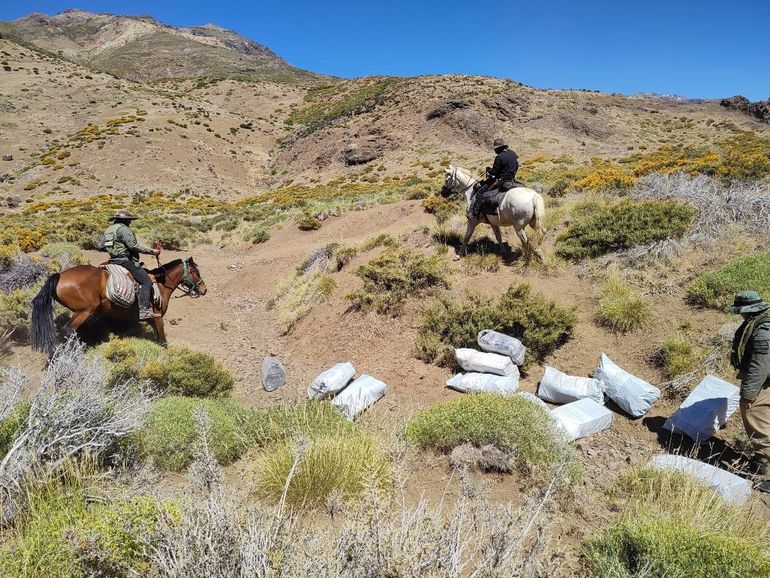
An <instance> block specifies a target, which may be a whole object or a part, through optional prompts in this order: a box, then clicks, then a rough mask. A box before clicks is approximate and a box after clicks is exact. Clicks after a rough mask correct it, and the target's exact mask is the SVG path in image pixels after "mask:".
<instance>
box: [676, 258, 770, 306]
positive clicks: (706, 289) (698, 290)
mask: <svg viewBox="0 0 770 578" xmlns="http://www.w3.org/2000/svg"><path fill="white" fill-rule="evenodd" d="M748 290H754V291H759V294H760V295H763V296H765V297H766V298H767V296H770V255H769V254H767V253H757V254H755V255H747V256H745V257H740V258H738V259H735V260H734V261H731V262H730V263H728V264H727V265H725V266H724V267H721V268H719V269H717V270H716V271H710V272H708V273H704V274H703V275H701V276H700V277H698V278H697V279H696V280H695V281H694V282H693V283H692V284H691V285H690V287H689V288H688V290H687V297H688V299H689V301H690V302H691V303H692V304H694V305H698V306H700V307H710V308H712V309H721V310H726V309H727V308H728V307H729V306H730V305H732V303H733V297H734V296H735V294H736V293H738V292H739V291H748Z"/></svg>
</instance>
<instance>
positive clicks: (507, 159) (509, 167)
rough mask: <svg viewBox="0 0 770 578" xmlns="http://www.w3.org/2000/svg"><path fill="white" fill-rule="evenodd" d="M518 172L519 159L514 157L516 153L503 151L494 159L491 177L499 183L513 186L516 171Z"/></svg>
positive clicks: (507, 150)
mask: <svg viewBox="0 0 770 578" xmlns="http://www.w3.org/2000/svg"><path fill="white" fill-rule="evenodd" d="M518 170H519V158H518V157H517V156H516V153H515V152H513V151H512V150H511V149H505V150H504V151H501V152H500V154H498V155H497V156H496V157H495V162H494V164H493V165H492V175H491V176H493V177H494V178H495V180H497V181H500V182H501V183H511V185H510V186H513V183H514V181H515V180H516V171H518Z"/></svg>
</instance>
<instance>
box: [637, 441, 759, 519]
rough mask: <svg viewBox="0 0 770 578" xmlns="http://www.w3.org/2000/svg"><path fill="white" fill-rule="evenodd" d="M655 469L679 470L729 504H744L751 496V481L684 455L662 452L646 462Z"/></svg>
mask: <svg viewBox="0 0 770 578" xmlns="http://www.w3.org/2000/svg"><path fill="white" fill-rule="evenodd" d="M648 465H649V466H650V467H653V468H655V469H657V470H668V471H673V472H681V473H683V474H686V475H688V476H691V477H693V478H695V479H696V480H699V481H701V482H703V483H704V484H706V485H707V486H710V487H711V488H712V489H713V490H714V491H715V492H716V493H717V494H719V495H720V496H721V497H722V499H723V500H724V501H725V502H726V503H728V504H731V505H735V506H740V505H742V504H745V503H746V501H747V500H748V499H749V497H750V496H751V482H749V481H748V480H746V479H744V478H742V477H740V476H736V475H735V474H731V473H730V472H728V471H727V470H723V469H721V468H717V467H714V466H712V465H710V464H704V463H703V462H700V461H698V460H692V459H690V458H686V457H684V456H675V455H671V454H664V455H659V456H655V457H654V458H652V459H651V460H650V463H649V464H648Z"/></svg>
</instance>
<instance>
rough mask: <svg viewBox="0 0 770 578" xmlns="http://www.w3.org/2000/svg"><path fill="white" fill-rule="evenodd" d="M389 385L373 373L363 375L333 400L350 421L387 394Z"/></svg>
mask: <svg viewBox="0 0 770 578" xmlns="http://www.w3.org/2000/svg"><path fill="white" fill-rule="evenodd" d="M387 389H388V386H387V385H385V384H384V383H383V382H382V381H380V380H379V379H375V378H374V377H372V376H371V375H362V376H361V377H359V378H358V379H357V380H355V381H354V382H353V383H351V384H350V385H349V386H347V387H346V388H345V389H344V390H342V392H341V393H340V394H338V395H337V397H335V398H334V399H333V400H332V404H333V405H335V406H336V407H337V408H338V409H339V410H340V411H341V412H342V413H343V414H345V417H347V418H348V419H349V420H350V421H353V419H354V418H355V417H356V416H357V415H358V414H360V413H361V412H362V411H364V410H365V409H366V408H367V407H369V406H370V405H372V404H374V402H376V401H377V400H378V399H380V398H381V397H382V396H383V395H385V390H387Z"/></svg>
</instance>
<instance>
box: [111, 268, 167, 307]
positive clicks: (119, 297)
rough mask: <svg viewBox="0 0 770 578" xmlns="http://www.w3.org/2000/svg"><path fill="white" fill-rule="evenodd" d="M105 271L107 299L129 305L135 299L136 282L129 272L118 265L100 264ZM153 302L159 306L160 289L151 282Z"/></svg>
mask: <svg viewBox="0 0 770 578" xmlns="http://www.w3.org/2000/svg"><path fill="white" fill-rule="evenodd" d="M101 268H102V269H104V270H105V271H107V299H109V300H110V301H111V302H112V303H114V304H115V305H118V306H120V307H131V305H133V304H134V301H135V300H136V291H137V285H138V283H137V282H136V281H134V278H133V277H132V276H131V273H129V272H128V270H127V269H125V268H124V267H121V266H120V265H113V264H107V265H102V266H101ZM152 296H153V303H154V304H155V305H156V306H160V290H159V289H158V284H157V283H153V284H152Z"/></svg>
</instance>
